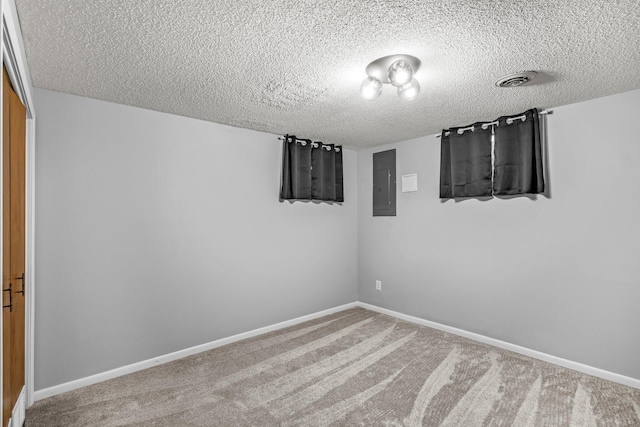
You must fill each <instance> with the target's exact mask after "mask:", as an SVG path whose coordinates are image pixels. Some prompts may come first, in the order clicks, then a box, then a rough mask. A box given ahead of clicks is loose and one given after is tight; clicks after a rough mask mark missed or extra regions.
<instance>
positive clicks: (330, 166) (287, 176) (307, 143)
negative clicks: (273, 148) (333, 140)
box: [280, 135, 344, 202]
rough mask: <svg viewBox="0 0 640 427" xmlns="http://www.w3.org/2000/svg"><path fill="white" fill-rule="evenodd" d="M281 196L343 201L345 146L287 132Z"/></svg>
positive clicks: (297, 198)
mask: <svg viewBox="0 0 640 427" xmlns="http://www.w3.org/2000/svg"><path fill="white" fill-rule="evenodd" d="M280 200H321V201H332V202H343V201H344V189H343V178H342V147H341V146H336V145H333V144H323V143H321V142H313V141H311V140H308V139H298V138H296V137H295V136H291V135H286V136H285V140H284V142H283V144H282V180H281V187H280Z"/></svg>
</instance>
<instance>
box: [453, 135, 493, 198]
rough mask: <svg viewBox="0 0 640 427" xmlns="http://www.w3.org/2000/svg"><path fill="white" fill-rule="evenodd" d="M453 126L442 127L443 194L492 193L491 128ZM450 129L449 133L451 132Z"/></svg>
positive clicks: (461, 195)
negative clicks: (472, 128) (470, 128)
mask: <svg viewBox="0 0 640 427" xmlns="http://www.w3.org/2000/svg"><path fill="white" fill-rule="evenodd" d="M469 127H471V126H465V127H462V128H451V129H449V130H443V131H442V137H441V146H440V198H442V199H450V198H453V197H482V196H491V128H490V127H489V128H487V129H482V123H476V124H474V125H473V127H474V130H473V131H471V130H466V131H464V132H463V133H461V134H460V133H458V130H460V129H464V128H469ZM447 133H448V134H449V135H447Z"/></svg>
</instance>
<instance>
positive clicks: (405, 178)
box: [402, 173, 418, 193]
mask: <svg viewBox="0 0 640 427" xmlns="http://www.w3.org/2000/svg"><path fill="white" fill-rule="evenodd" d="M412 191H418V174H417V173H412V174H409V175H402V192H403V193H410V192H412Z"/></svg>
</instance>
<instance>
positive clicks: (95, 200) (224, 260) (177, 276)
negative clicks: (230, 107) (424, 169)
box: [35, 90, 358, 390]
mask: <svg viewBox="0 0 640 427" xmlns="http://www.w3.org/2000/svg"><path fill="white" fill-rule="evenodd" d="M35 95H36V96H35V98H36V99H35V104H36V108H37V116H38V120H37V129H36V132H37V143H36V227H37V236H36V259H37V264H36V286H37V294H36V325H35V340H36V341H35V352H36V354H35V381H36V382H35V388H36V390H40V389H43V388H46V387H49V386H53V385H57V384H61V383H64V382H67V381H71V380H74V379H78V378H82V377H86V376H88V375H92V374H96V373H100V372H104V371H107V370H109V369H113V368H118V367H121V366H124V365H127V364H131V363H134V362H138V361H141V360H145V359H148V358H152V357H155V356H159V355H163V354H167V353H169V352H173V351H176V350H181V349H185V348H188V347H190V346H194V345H198V344H202V343H206V342H210V341H213V340H216V339H219V338H223V337H228V336H231V335H234V334H237V333H241V332H244V331H248V330H252V329H255V328H258V327H263V326H267V325H270V324H273V323H277V322H281V321H284V320H289V319H292V318H295V317H298V316H302V315H307V314H310V313H313V312H317V311H319V310H323V309H327V308H331V307H335V306H338V305H341V304H345V303H349V302H353V301H355V300H356V299H357V295H356V285H355V284H356V283H357V250H358V248H357V199H356V197H357V196H356V194H357V190H356V180H357V179H356V168H357V156H356V153H355V152H353V151H350V150H345V152H344V158H345V180H344V182H345V200H346V201H345V203H344V205H343V206H338V205H333V206H332V205H329V204H310V203H295V204H290V203H288V202H286V203H280V202H279V201H278V187H279V182H280V177H279V176H280V175H279V174H280V156H281V142H280V141H278V140H277V139H276V137H275V136H274V135H269V134H264V133H259V132H254V131H249V130H243V129H237V128H232V127H226V126H221V125H216V124H212V123H208V122H203V121H198V120H193V119H188V118H184V117H178V116H172V115H168V114H163V113H158V112H153V111H146V110H142V109H136V108H131V107H126V106H122V105H116V104H111V103H106V102H100V101H95V100H91V99H87V98H80V97H75V96H70V95H63V94H59V93H55V92H50V91H45V90H36V91H35Z"/></svg>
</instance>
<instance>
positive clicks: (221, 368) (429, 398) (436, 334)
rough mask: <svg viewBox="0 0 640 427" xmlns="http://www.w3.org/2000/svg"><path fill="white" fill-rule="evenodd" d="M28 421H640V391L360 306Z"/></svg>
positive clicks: (110, 387)
mask: <svg viewBox="0 0 640 427" xmlns="http://www.w3.org/2000/svg"><path fill="white" fill-rule="evenodd" d="M26 425H27V426H28V427H36V426H47V427H54V426H61V427H62V426H64V427H75V426H78V427H87V426H179V427H182V426H580V427H582V426H640V390H636V389H633V388H629V387H625V386H622V385H619V384H615V383H612V382H608V381H605V380H601V379H598V378H594V377H590V376H587V375H584V374H580V373H578V372H575V371H571V370H568V369H564V368H560V367H557V366H554V365H550V364H547V363H544V362H540V361H538V360H535V359H531V358H528V357H524V356H521V355H518V354H515V353H511V352H508V351H504V350H501V349H497V348H494V347H491V346H488V345H484V344H479V343H477V342H474V341H470V340H467V339H464V338H460V337H457V336H455V335H450V334H447V333H444V332H440V331H437V330H433V329H430V328H427V327H424V326H418V325H415V324H412V323H407V322H403V321H400V320H397V319H394V318H392V317H388V316H385V315H381V314H377V313H374V312H371V311H367V310H363V309H360V308H356V309H351V310H347V311H343V312H340V313H336V314H333V315H331V316H327V317H323V318H321V319H317V320H314V321H310V322H307V323H304V324H300V325H296V326H294V327H290V328H286V329H282V330H279V331H276V332H272V333H269V334H265V335H262V336H260V337H256V338H252V339H248V340H245V341H241V342H238V343H235V344H231V345H228V346H225V347H220V348H218V349H215V350H211V351H208V352H206V353H200V354H197V355H194V356H191V357H188V358H185V359H182V360H179V361H176V362H172V363H168V364H165V365H161V366H157V367H154V368H151V369H147V370H145V371H141V372H137V373H134V374H130V375H127V376H124V377H120V378H116V379H113V380H110V381H106V382H103V383H100V384H96V385H93V386H90V387H85V388H83V389H80V390H75V391H72V392H68V393H65V394H61V395H58V396H55V397H52V398H49V399H46V400H42V401H40V402H37V403H36V404H35V405H34V406H33V407H32V408H31V409H29V410H28V412H27V421H26Z"/></svg>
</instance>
